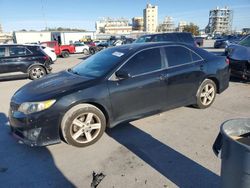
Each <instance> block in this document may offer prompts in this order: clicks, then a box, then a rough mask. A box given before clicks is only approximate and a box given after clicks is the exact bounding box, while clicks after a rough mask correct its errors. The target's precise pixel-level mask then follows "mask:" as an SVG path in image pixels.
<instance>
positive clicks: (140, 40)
mask: <svg viewBox="0 0 250 188" xmlns="http://www.w3.org/2000/svg"><path fill="white" fill-rule="evenodd" d="M151 40H152V36H148V35H146V36H141V37H139V38H138V39H137V40H136V41H135V43H144V42H151Z"/></svg>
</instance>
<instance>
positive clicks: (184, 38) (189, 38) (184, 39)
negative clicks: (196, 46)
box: [177, 33, 194, 44]
mask: <svg viewBox="0 0 250 188" xmlns="http://www.w3.org/2000/svg"><path fill="white" fill-rule="evenodd" d="M177 36H178V39H179V41H180V42H185V43H190V44H193V43H194V39H193V37H192V36H191V34H188V33H177Z"/></svg>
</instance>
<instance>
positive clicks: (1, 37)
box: [0, 23, 13, 44]
mask: <svg viewBox="0 0 250 188" xmlns="http://www.w3.org/2000/svg"><path fill="white" fill-rule="evenodd" d="M2 43H3V44H7V43H13V36H12V33H4V32H3V28H2V25H1V23H0V44H2Z"/></svg>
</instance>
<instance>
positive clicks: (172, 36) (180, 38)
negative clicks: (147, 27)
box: [135, 32, 196, 46]
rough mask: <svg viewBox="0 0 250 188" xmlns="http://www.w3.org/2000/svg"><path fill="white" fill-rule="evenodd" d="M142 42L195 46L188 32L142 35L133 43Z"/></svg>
mask: <svg viewBox="0 0 250 188" xmlns="http://www.w3.org/2000/svg"><path fill="white" fill-rule="evenodd" d="M144 42H181V43H185V44H189V45H191V46H196V43H195V41H194V38H193V36H192V34H191V33H188V32H182V33H175V32H173V33H160V34H150V35H143V36H140V37H139V38H138V39H137V40H136V41H135V43H144Z"/></svg>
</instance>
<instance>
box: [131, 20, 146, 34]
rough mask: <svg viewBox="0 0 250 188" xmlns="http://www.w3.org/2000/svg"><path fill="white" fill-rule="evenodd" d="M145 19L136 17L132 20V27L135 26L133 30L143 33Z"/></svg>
mask: <svg viewBox="0 0 250 188" xmlns="http://www.w3.org/2000/svg"><path fill="white" fill-rule="evenodd" d="M143 25H144V24H143V17H134V18H133V19H132V26H133V30H135V31H143V30H144V27H143Z"/></svg>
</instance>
